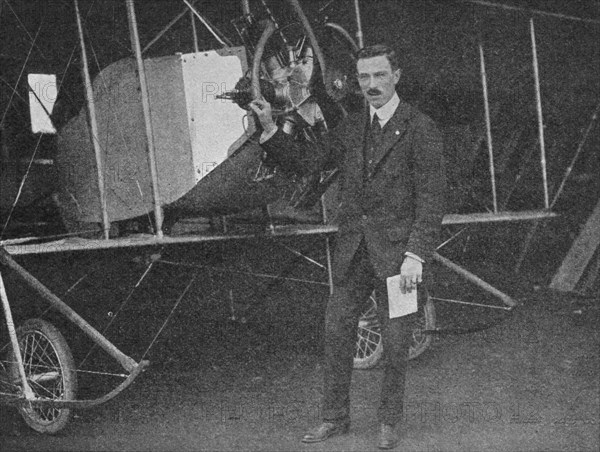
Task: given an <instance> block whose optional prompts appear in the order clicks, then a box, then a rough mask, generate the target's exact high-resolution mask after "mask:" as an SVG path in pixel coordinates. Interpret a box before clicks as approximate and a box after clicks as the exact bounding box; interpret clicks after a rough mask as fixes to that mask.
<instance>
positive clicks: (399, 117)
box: [263, 101, 446, 283]
mask: <svg viewBox="0 0 600 452" xmlns="http://www.w3.org/2000/svg"><path fill="white" fill-rule="evenodd" d="M368 120H369V115H368V113H367V112H364V113H357V114H353V115H349V116H348V117H346V118H345V119H344V120H343V121H342V122H341V123H340V125H339V126H338V127H337V128H336V129H335V130H334V131H332V132H331V133H329V134H328V135H327V136H326V137H325V138H324V139H323V140H322V141H320V142H319V144H318V145H316V146H314V147H308V146H306V145H305V144H300V143H298V142H295V141H293V140H292V139H291V137H289V136H288V135H286V134H285V133H283V132H282V131H281V130H279V131H278V132H277V133H276V134H275V135H274V136H273V137H271V138H270V139H269V140H267V141H266V142H265V143H263V148H264V150H265V151H266V153H267V155H268V158H269V159H272V160H273V161H275V162H276V163H278V164H280V165H281V166H283V167H284V168H287V169H288V170H291V171H295V172H297V173H304V172H308V171H314V170H317V169H320V168H333V167H339V168H340V178H341V180H340V184H341V185H340V212H339V215H338V221H339V235H338V237H337V241H336V248H335V251H334V259H333V276H334V280H335V281H336V283H340V282H342V281H343V279H344V277H345V274H346V271H347V270H348V267H349V265H350V262H351V260H352V257H353V256H354V254H355V252H356V250H357V248H358V246H359V244H360V241H361V239H362V238H363V237H364V238H365V241H366V245H367V249H368V252H369V258H370V260H371V263H372V264H373V267H374V269H375V272H376V275H377V277H379V278H382V279H383V278H386V277H388V276H392V275H395V274H398V273H399V272H400V266H401V265H402V261H403V259H404V253H405V252H406V251H410V252H412V253H414V254H416V255H418V256H420V257H421V258H423V259H425V261H430V259H431V253H432V252H433V250H434V249H435V245H436V243H437V241H438V235H439V230H440V227H441V220H442V217H443V214H444V207H445V199H444V197H445V196H444V195H445V189H446V179H445V171H444V163H443V147H442V137H441V134H440V132H439V131H438V129H437V127H436V126H435V124H434V123H433V121H432V120H431V119H429V118H428V117H427V116H425V115H424V114H422V113H421V112H419V111H418V110H417V109H415V108H413V107H412V106H410V105H408V104H407V103H405V102H403V101H400V105H399V106H398V108H397V109H396V112H395V113H394V116H393V117H392V118H391V119H390V120H389V121H388V123H387V124H386V125H385V127H384V128H383V133H384V137H383V145H382V146H380V148H379V149H377V151H376V155H375V156H374V159H373V160H374V162H373V166H372V168H373V171H372V172H371V174H370V175H369V176H368V178H367V179H366V181H365V182H363V167H364V165H363V146H364V137H365V130H366V126H367V124H368ZM363 184H364V185H363Z"/></svg>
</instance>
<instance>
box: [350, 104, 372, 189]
mask: <svg viewBox="0 0 600 452" xmlns="http://www.w3.org/2000/svg"><path fill="white" fill-rule="evenodd" d="M368 119H369V113H368V110H365V111H363V112H361V113H356V114H354V115H352V116H351V117H350V118H349V120H348V124H347V126H348V127H347V130H348V135H347V139H348V142H347V145H346V149H349V150H352V152H351V153H352V157H351V159H352V161H351V162H349V163H350V164H349V165H348V167H347V170H348V169H349V170H351V171H352V172H353V175H354V176H355V177H356V178H357V179H358V180H362V170H363V165H364V153H363V146H364V138H365V130H366V129H365V127H366V126H367V124H368Z"/></svg>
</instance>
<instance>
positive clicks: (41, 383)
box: [8, 319, 77, 434]
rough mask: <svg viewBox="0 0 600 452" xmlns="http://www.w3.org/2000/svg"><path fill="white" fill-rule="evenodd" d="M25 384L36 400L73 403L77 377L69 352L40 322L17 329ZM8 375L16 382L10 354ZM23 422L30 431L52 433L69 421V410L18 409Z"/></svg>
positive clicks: (47, 407) (25, 406) (57, 335)
mask: <svg viewBox="0 0 600 452" xmlns="http://www.w3.org/2000/svg"><path fill="white" fill-rule="evenodd" d="M17 338H18V341H19V346H20V348H21V354H22V357H23V364H24V367H25V375H26V377H27V382H28V383H29V386H30V387H31V389H32V391H33V392H34V394H35V396H36V397H37V398H40V399H51V400H73V399H75V393H76V391H77V374H76V372H75V365H74V361H73V355H72V354H71V350H70V349H69V346H68V345H67V342H66V341H65V338H64V337H63V335H62V334H61V333H60V332H59V331H58V330H57V329H56V328H55V327H54V326H53V325H51V324H50V323H48V322H46V321H44V320H41V319H30V320H27V321H26V322H25V323H24V324H23V325H22V326H21V327H19V328H17ZM8 362H9V375H10V376H11V379H12V381H13V382H19V381H20V376H19V370H18V366H17V363H16V359H15V358H14V356H13V353H12V352H10V358H9V360H8ZM19 412H20V413H21V416H23V419H24V420H25V422H26V423H27V425H29V427H31V428H32V429H33V430H35V431H37V432H40V433H50V434H54V433H57V432H59V431H60V430H62V429H63V428H64V427H65V426H66V425H67V423H68V422H69V420H70V418H71V410H70V409H67V408H56V407H53V406H51V405H40V406H32V405H28V404H27V403H26V402H24V403H22V404H21V405H20V406H19Z"/></svg>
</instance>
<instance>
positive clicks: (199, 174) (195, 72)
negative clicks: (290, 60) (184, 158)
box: [181, 47, 246, 182]
mask: <svg viewBox="0 0 600 452" xmlns="http://www.w3.org/2000/svg"><path fill="white" fill-rule="evenodd" d="M181 63H182V70H183V83H184V90H185V98H186V107H187V112H188V121H189V130H190V140H191V144H192V154H193V162H194V170H195V171H194V172H195V175H196V182H197V181H199V180H200V179H202V178H203V177H204V176H206V175H207V174H208V173H209V172H210V171H212V170H213V169H214V168H215V167H216V166H217V165H219V164H220V163H221V162H223V161H224V160H225V159H226V158H227V156H228V152H227V151H228V149H229V147H230V146H231V145H232V144H233V143H234V142H235V141H236V140H238V139H239V138H240V136H242V135H243V134H244V125H243V124H244V118H243V117H244V115H245V114H246V112H245V111H244V110H242V109H241V108H240V107H239V106H238V105H236V104H234V103H233V102H232V101H231V100H223V99H217V97H216V96H217V95H219V94H222V93H224V92H225V91H231V90H233V89H234V88H235V85H236V83H237V82H238V81H239V79H240V78H241V77H242V75H243V71H244V69H245V67H244V66H245V55H244V54H243V48H241V47H238V48H232V49H228V50H225V51H223V50H221V51H218V52H217V51H214V50H211V51H206V52H198V53H188V54H183V55H181Z"/></svg>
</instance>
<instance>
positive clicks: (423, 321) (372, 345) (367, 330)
mask: <svg viewBox="0 0 600 452" xmlns="http://www.w3.org/2000/svg"><path fill="white" fill-rule="evenodd" d="M433 328H435V306H434V304H433V300H432V298H431V297H430V296H429V294H428V295H427V301H426V302H425V306H423V307H420V308H419V312H418V313H417V315H416V316H415V319H414V323H413V325H412V340H411V344H410V348H409V350H408V359H415V358H416V357H417V356H419V355H421V354H422V353H423V352H424V351H425V350H427V348H428V347H429V345H430V344H431V336H430V335H429V334H423V333H422V331H424V330H429V329H433ZM382 356H383V344H382V342H381V325H380V323H379V319H378V318H377V300H376V298H375V292H373V293H372V294H371V296H370V297H369V301H368V303H367V306H366V307H365V310H364V311H363V313H362V314H361V316H360V318H359V320H358V331H357V339H356V350H355V353H354V368H355V369H371V368H373V367H375V366H376V365H377V364H378V363H379V361H380V360H381V357H382Z"/></svg>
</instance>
